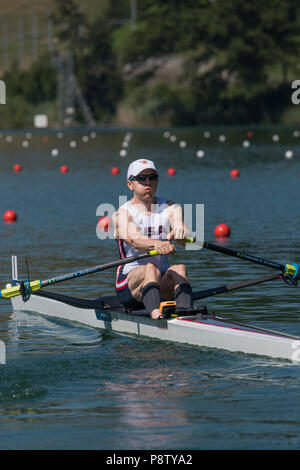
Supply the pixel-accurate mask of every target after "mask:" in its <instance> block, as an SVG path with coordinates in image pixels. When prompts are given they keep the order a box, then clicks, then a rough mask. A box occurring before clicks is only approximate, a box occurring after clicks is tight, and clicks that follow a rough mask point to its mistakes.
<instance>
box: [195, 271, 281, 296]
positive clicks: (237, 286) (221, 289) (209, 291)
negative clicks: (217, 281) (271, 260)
mask: <svg viewBox="0 0 300 470" xmlns="http://www.w3.org/2000/svg"><path fill="white" fill-rule="evenodd" d="M280 277H281V274H271V275H270V276H265V277H261V278H256V279H251V280H250V281H242V282H236V283H234V284H225V285H223V286H219V287H213V288H211V289H206V290H201V291H199V292H194V293H193V300H200V299H205V298H206V297H212V296H214V295H217V294H224V293H225V292H231V291H233V290H237V289H242V288H243V287H249V286H254V285H256V284H261V283H263V282H267V281H273V280H274V279H279V278H280Z"/></svg>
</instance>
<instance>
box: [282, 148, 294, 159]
mask: <svg viewBox="0 0 300 470" xmlns="http://www.w3.org/2000/svg"><path fill="white" fill-rule="evenodd" d="M293 155H294V152H293V151H292V150H287V151H286V152H285V154H284V156H285V158H292V157H293Z"/></svg>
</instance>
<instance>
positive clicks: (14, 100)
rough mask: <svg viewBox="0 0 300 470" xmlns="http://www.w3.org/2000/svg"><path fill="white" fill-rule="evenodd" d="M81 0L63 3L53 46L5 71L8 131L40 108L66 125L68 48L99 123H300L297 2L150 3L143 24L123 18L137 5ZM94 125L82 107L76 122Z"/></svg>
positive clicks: (142, 7) (140, 17)
mask: <svg viewBox="0 0 300 470" xmlns="http://www.w3.org/2000/svg"><path fill="white" fill-rule="evenodd" d="M79 3H80V2H78V1H75V0H53V1H52V2H51V6H52V10H51V21H52V22H53V44H54V48H53V51H52V53H51V54H50V53H49V52H47V53H43V54H41V55H40V56H39V57H38V58H37V60H35V61H32V62H31V63H30V64H29V65H28V61H27V66H26V68H19V67H18V65H17V64H16V63H13V64H11V66H10V68H9V70H6V71H5V72H2V73H1V76H0V79H1V80H4V82H5V84H6V94H7V104H6V105H3V106H1V107H0V111H1V113H0V126H1V128H3V129H5V128H24V127H25V128H26V127H32V125H33V118H34V115H36V114H47V115H48V120H49V126H50V127H55V126H58V125H59V124H60V122H59V115H58V114H59V113H58V100H59V97H58V91H57V90H58V84H57V81H58V72H57V68H55V66H54V64H55V60H56V58H57V57H58V56H59V55H60V54H64V53H66V52H68V54H70V55H71V57H72V63H73V69H74V74H75V77H76V82H77V83H78V85H79V88H80V90H81V94H82V96H83V97H84V100H85V102H86V103H87V104H88V106H89V110H90V113H91V115H92V116H93V120H94V122H95V125H100V126H103V125H112V126H123V127H128V128H133V127H139V128H145V127H146V128H147V127H150V128H151V127H170V126H199V125H200V126H201V125H205V126H214V125H259V124H264V125H273V124H283V125H297V124H298V123H299V116H298V114H299V113H298V106H296V105H294V104H293V103H292V100H291V96H292V93H293V91H294V90H293V89H292V87H291V84H292V82H293V81H294V80H297V79H298V78H300V65H299V61H298V57H299V52H300V10H299V8H297V3H296V1H295V0H292V1H290V2H286V1H285V0H267V1H266V2H260V1H258V0H253V1H251V2H250V1H245V0H226V2H223V1H222V0H215V1H213V2H212V1H210V0H193V1H192V0H176V1H175V0H143V1H142V2H137V6H138V14H137V21H136V22H135V23H134V24H132V23H130V22H128V21H127V22H126V21H125V20H124V22H123V23H124V24H122V22H121V24H120V21H119V23H117V22H116V21H114V18H121V19H122V18H127V17H128V8H129V7H128V2H124V1H122V0H110V1H105V0H103V1H102V2H100V3H101V5H100V3H99V2H98V4H99V6H98V9H97V8H96V7H95V5H94V9H93V11H94V12H95V14H94V15H92V16H91V15H89V14H88V13H87V12H86V11H83V9H82V8H80V4H79ZM89 3H95V2H92V0H90V2H89ZM28 4H30V1H29V0H28ZM29 6H30V5H29ZM25 52H26V51H25ZM66 92H67V90H66ZM84 123H85V115H84V113H83V111H82V108H80V107H76V108H75V113H74V116H73V119H72V124H73V125H77V126H78V125H84Z"/></svg>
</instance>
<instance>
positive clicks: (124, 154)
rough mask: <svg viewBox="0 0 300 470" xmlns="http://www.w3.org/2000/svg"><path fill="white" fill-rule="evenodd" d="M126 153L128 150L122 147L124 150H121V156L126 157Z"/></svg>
mask: <svg viewBox="0 0 300 470" xmlns="http://www.w3.org/2000/svg"><path fill="white" fill-rule="evenodd" d="M126 155H127V150H125V149H122V150H121V151H120V157H126Z"/></svg>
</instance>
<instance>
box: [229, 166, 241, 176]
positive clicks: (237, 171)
mask: <svg viewBox="0 0 300 470" xmlns="http://www.w3.org/2000/svg"><path fill="white" fill-rule="evenodd" d="M230 176H231V178H238V177H239V176H240V172H239V170H237V169H236V168H234V169H233V170H231V172H230Z"/></svg>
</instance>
